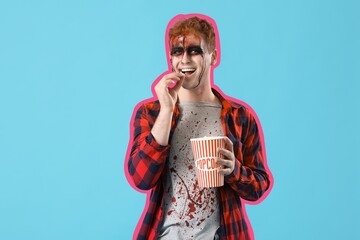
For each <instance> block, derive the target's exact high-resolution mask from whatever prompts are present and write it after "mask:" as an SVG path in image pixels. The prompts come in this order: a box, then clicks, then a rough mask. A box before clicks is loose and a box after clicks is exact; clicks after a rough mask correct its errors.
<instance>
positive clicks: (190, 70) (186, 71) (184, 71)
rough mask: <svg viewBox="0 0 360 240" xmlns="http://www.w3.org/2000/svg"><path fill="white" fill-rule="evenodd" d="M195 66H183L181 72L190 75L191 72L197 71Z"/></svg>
mask: <svg viewBox="0 0 360 240" xmlns="http://www.w3.org/2000/svg"><path fill="white" fill-rule="evenodd" d="M195 70H196V69H195V68H183V69H180V72H182V73H183V74H185V76H190V75H191V74H193V73H194V72H195Z"/></svg>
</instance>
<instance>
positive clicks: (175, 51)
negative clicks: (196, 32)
mask: <svg viewBox="0 0 360 240" xmlns="http://www.w3.org/2000/svg"><path fill="white" fill-rule="evenodd" d="M183 53H184V48H183V47H173V48H172V49H171V56H180V55H182V54H183Z"/></svg>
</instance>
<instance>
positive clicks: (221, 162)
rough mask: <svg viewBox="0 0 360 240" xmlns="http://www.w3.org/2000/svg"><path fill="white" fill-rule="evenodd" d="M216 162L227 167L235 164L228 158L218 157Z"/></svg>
mask: <svg viewBox="0 0 360 240" xmlns="http://www.w3.org/2000/svg"><path fill="white" fill-rule="evenodd" d="M216 163H217V164H219V165H221V166H224V167H227V168H231V167H232V166H233V163H232V160H228V159H222V158H217V159H216Z"/></svg>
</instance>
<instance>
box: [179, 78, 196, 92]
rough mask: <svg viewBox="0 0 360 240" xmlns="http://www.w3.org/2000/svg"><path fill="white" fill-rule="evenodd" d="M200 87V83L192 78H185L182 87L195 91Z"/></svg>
mask: <svg viewBox="0 0 360 240" xmlns="http://www.w3.org/2000/svg"><path fill="white" fill-rule="evenodd" d="M199 85H200V81H195V80H194V79H193V78H192V77H190V78H187V77H185V79H184V82H183V85H182V87H183V88H184V89H187V90H191V89H195V88H197V87H198V86H199Z"/></svg>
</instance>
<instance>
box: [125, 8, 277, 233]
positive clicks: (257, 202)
mask: <svg viewBox="0 0 360 240" xmlns="http://www.w3.org/2000/svg"><path fill="white" fill-rule="evenodd" d="M193 16H197V17H199V18H202V19H206V20H207V21H208V22H210V23H211V24H212V25H213V27H214V30H215V36H216V49H217V52H218V54H217V61H216V63H215V64H214V65H213V66H212V67H211V74H210V81H211V87H212V88H214V89H215V90H216V91H218V92H219V93H220V94H221V95H222V96H224V97H225V98H226V99H230V100H231V101H233V102H236V103H239V104H241V105H243V106H245V107H246V108H247V109H248V110H249V111H250V112H251V114H252V115H253V117H254V119H255V121H256V123H257V126H258V130H259V134H260V142H261V145H262V147H263V154H264V165H265V169H266V172H267V173H268V174H269V180H270V186H269V189H268V190H267V191H266V192H265V193H264V195H263V196H262V197H261V198H260V199H258V200H256V201H247V200H244V199H241V202H242V204H244V206H243V214H244V217H245V221H246V224H247V226H248V227H249V233H250V236H251V239H254V231H253V229H252V226H251V223H250V220H249V217H248V215H247V213H246V207H245V204H250V205H255V204H259V203H260V202H262V201H263V200H264V199H265V198H266V197H267V196H268V195H269V194H270V192H271V189H272V187H273V185H274V177H273V176H272V174H271V172H270V171H269V167H268V164H267V158H266V148H265V140H264V133H263V130H262V127H261V124H260V121H259V118H258V116H257V114H256V113H255V111H254V110H253V109H252V108H251V107H250V105H249V104H247V103H245V102H243V101H241V100H238V99H235V98H233V97H230V96H227V95H226V94H224V93H223V92H222V91H221V89H220V88H219V87H218V86H216V85H215V84H214V74H213V70H214V68H216V67H217V66H218V65H219V64H220V58H221V51H220V37H219V32H218V28H217V24H216V22H215V21H214V20H213V19H212V18H210V17H208V16H206V15H203V14H199V13H192V14H179V15H176V16H175V17H174V18H172V19H171V20H170V22H169V24H168V25H167V27H166V33H165V49H166V58H167V63H168V70H167V71H166V72H164V73H162V74H161V75H160V76H159V77H158V78H157V79H156V80H155V81H154V82H153V84H152V85H151V92H152V94H153V97H152V98H149V99H145V100H143V101H141V102H139V103H138V104H137V105H136V106H135V108H134V111H133V113H132V115H131V121H130V138H129V143H128V147H127V150H126V156H125V161H124V171H125V176H126V180H127V181H128V183H129V184H130V185H131V187H132V188H133V189H135V190H136V191H138V192H140V193H145V194H146V195H147V196H146V203H145V207H144V210H143V212H142V214H141V217H140V218H139V220H138V223H137V225H136V228H135V231H134V233H133V239H136V236H138V234H139V231H140V228H141V225H142V223H143V220H144V218H145V215H146V212H147V210H148V207H149V203H150V192H151V190H147V191H144V190H140V189H138V188H137V187H136V186H135V184H134V183H133V181H132V179H131V177H130V174H129V172H128V170H127V168H128V167H127V164H128V159H129V157H130V151H131V143H132V139H133V133H134V126H133V123H134V118H135V115H136V111H137V110H138V109H139V108H140V107H141V106H142V105H143V104H146V103H149V102H152V101H154V100H157V98H156V93H155V89H154V88H155V86H156V84H157V83H158V82H159V81H160V80H161V78H162V77H163V76H164V75H166V74H169V73H171V72H172V66H171V63H170V47H169V44H168V43H169V37H168V32H169V29H170V28H171V27H172V26H173V25H174V24H175V23H176V22H177V21H179V20H180V19H184V18H190V17H193Z"/></svg>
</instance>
